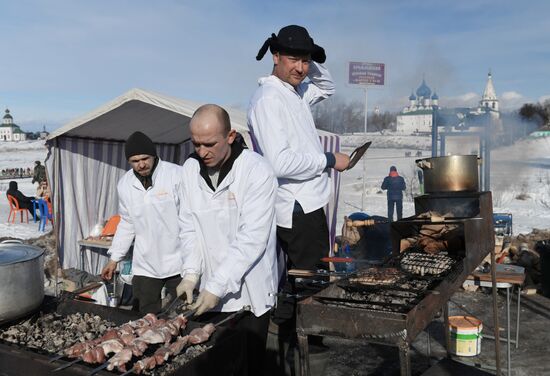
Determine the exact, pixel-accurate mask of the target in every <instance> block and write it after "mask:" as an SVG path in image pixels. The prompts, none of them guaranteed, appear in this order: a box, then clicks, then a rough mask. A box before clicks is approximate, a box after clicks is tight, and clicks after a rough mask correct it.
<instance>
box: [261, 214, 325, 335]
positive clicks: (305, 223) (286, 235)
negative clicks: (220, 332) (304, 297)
mask: <svg viewBox="0 0 550 376" xmlns="http://www.w3.org/2000/svg"><path fill="white" fill-rule="evenodd" d="M277 238H278V240H279V244H280V245H281V248H282V250H283V252H285V254H286V256H287V269H292V268H296V269H307V270H317V269H328V264H327V263H323V262H321V258H322V257H326V256H328V253H329V247H330V245H329V231H328V225H327V219H326V215H325V212H324V211H323V209H318V210H316V211H314V212H311V213H307V214H305V213H304V212H303V211H301V210H300V211H298V212H295V213H293V215H292V229H287V228H282V227H277ZM299 292H300V291H297V290H296V286H295V284H294V279H293V278H287V281H286V283H285V284H284V285H283V288H282V293H283V294H296V293H299ZM272 320H273V322H274V323H275V324H277V325H279V337H286V338H285V340H286V339H288V340H291V339H292V337H294V335H295V332H296V298H287V297H284V296H283V297H280V298H279V299H278V302H277V308H276V309H275V310H274V312H273V317H272Z"/></svg>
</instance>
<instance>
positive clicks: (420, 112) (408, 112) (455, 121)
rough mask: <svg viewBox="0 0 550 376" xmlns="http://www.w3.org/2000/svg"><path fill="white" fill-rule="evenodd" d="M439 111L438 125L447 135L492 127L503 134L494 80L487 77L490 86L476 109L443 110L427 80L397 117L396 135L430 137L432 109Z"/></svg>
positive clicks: (484, 91)
mask: <svg viewBox="0 0 550 376" xmlns="http://www.w3.org/2000/svg"><path fill="white" fill-rule="evenodd" d="M434 108H437V110H438V124H439V126H442V125H445V126H446V127H447V131H451V130H452V128H454V129H455V130H467V129H469V128H476V127H484V126H485V125H487V124H488V123H490V124H491V125H492V127H493V130H494V131H496V132H499V131H501V130H502V122H501V121H500V109H499V102H498V97H497V94H496V90H495V86H494V85H493V76H492V75H491V72H489V74H488V75H487V83H486V84H485V89H484V90H483V94H482V96H481V100H480V101H479V105H478V106H477V107H473V108H469V107H460V108H443V109H442V108H440V107H439V97H438V95H437V94H436V93H435V92H434V93H433V95H432V93H431V89H430V88H429V87H428V85H426V82H425V80H422V84H421V85H420V87H419V88H418V89H417V90H416V95H415V93H414V92H413V93H411V96H410V97H409V105H408V106H406V107H405V108H403V110H402V111H401V112H400V113H399V115H397V131H398V132H401V133H405V134H428V133H431V131H432V121H433V117H432V114H433V109H434Z"/></svg>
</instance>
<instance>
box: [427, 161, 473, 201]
mask: <svg viewBox="0 0 550 376" xmlns="http://www.w3.org/2000/svg"><path fill="white" fill-rule="evenodd" d="M479 161H480V159H478V157H477V155H450V156H447V157H433V158H424V159H418V160H416V164H417V166H418V167H420V168H421V169H422V171H423V172H424V192H426V193H437V192H477V191H479V174H478V165H479Z"/></svg>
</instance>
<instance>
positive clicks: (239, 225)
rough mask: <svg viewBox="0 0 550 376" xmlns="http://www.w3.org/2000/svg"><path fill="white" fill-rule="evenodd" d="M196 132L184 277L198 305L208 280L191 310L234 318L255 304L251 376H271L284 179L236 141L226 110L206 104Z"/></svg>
mask: <svg viewBox="0 0 550 376" xmlns="http://www.w3.org/2000/svg"><path fill="white" fill-rule="evenodd" d="M190 129H191V141H192V142H193V145H194V147H195V153H193V154H191V156H190V157H189V158H188V159H187V161H186V162H185V164H184V165H183V177H184V178H183V192H182V198H181V201H182V205H181V208H182V209H181V213H180V222H181V226H180V227H181V229H182V236H181V238H182V244H183V247H182V253H181V255H182V259H183V266H182V274H181V275H182V277H183V280H182V282H181V284H180V286H178V296H183V295H185V296H186V298H187V302H188V303H190V302H191V301H192V300H193V289H194V288H195V286H196V285H197V284H198V281H199V278H200V293H199V296H198V298H197V300H196V302H195V303H194V304H193V305H192V306H191V308H194V309H196V310H197V311H196V315H203V314H204V313H206V312H208V311H210V310H213V311H216V312H223V313H224V314H225V313H227V314H229V313H230V312H236V311H239V310H240V309H241V308H243V306H250V307H251V311H250V312H247V313H246V314H245V315H244V318H242V319H241V320H239V322H238V323H237V328H239V329H241V330H243V331H244V332H245V334H246V343H247V354H246V355H247V358H248V373H246V374H248V375H263V374H264V372H263V361H264V358H265V349H266V340H267V329H268V326H269V316H270V310H271V308H272V307H273V306H274V304H275V298H274V293H275V292H276V291H277V286H278V282H279V281H278V275H277V257H276V242H277V241H276V224H275V199H276V193H277V180H276V179H275V175H274V173H273V171H272V169H271V168H270V167H269V165H268V164H267V162H266V161H265V160H264V159H263V158H262V157H261V156H260V155H258V154H256V153H254V152H252V151H249V150H246V149H243V146H242V144H241V143H239V142H236V141H235V138H236V135H237V133H236V131H235V130H234V129H231V123H230V119H229V115H228V113H227V112H226V111H225V110H224V109H223V108H221V107H219V106H217V105H213V104H207V105H204V106H202V107H200V108H199V109H197V111H195V113H194V114H193V117H192V118H191V123H190ZM217 317H219V315H218V316H217ZM237 373H238V374H241V373H240V372H237Z"/></svg>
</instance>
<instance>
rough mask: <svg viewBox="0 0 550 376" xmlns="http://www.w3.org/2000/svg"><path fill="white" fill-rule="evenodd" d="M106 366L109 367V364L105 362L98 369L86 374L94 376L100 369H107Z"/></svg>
mask: <svg viewBox="0 0 550 376" xmlns="http://www.w3.org/2000/svg"><path fill="white" fill-rule="evenodd" d="M108 366H109V362H108V361H107V362H105V363H103V364H102V365H100V366H99V367H97V368H94V369H93V370H91V371H90V373H88V376H92V375H95V374H96V373H98V372H99V371H101V370H102V369H105V368H107V367H108Z"/></svg>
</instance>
